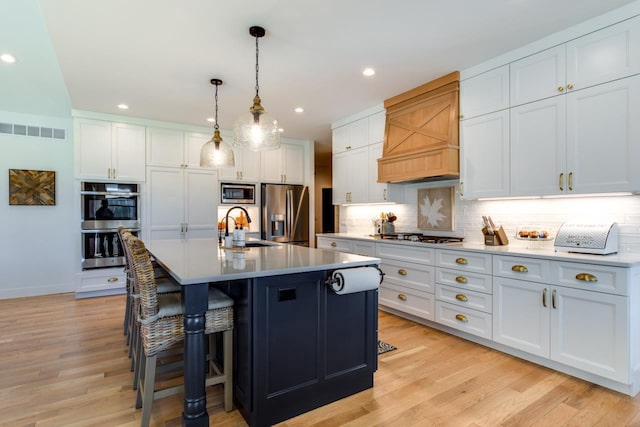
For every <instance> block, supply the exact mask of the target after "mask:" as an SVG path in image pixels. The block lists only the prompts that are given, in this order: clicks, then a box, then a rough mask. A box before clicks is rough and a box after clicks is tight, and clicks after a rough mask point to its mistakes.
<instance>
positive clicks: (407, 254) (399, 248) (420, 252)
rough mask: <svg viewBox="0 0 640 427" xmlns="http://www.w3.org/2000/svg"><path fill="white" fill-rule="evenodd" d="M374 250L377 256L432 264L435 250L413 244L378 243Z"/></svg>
mask: <svg viewBox="0 0 640 427" xmlns="http://www.w3.org/2000/svg"><path fill="white" fill-rule="evenodd" d="M376 252H377V254H378V257H379V258H390V259H397V260H403V261H413V262H419V263H421V264H428V265H433V261H434V252H435V250H434V249H433V248H424V247H416V246H414V245H402V244H398V245H396V244H384V243H378V244H377V245H376Z"/></svg>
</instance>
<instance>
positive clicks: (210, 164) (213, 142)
mask: <svg viewBox="0 0 640 427" xmlns="http://www.w3.org/2000/svg"><path fill="white" fill-rule="evenodd" d="M211 84H212V85H214V86H215V87H216V97H215V100H216V115H215V119H214V120H215V125H214V126H213V136H212V137H211V139H210V140H209V141H207V142H205V143H204V145H203V146H202V149H201V150H200V166H201V167H204V168H215V169H218V168H221V167H233V166H235V164H236V163H235V159H234V157H233V150H232V149H231V147H229V145H228V144H226V143H225V142H224V141H223V140H222V137H221V136H220V126H219V125H218V86H220V85H222V80H220V79H211Z"/></svg>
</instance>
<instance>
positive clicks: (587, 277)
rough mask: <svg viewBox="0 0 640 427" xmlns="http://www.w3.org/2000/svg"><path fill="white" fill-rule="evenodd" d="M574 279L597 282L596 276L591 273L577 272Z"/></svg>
mask: <svg viewBox="0 0 640 427" xmlns="http://www.w3.org/2000/svg"><path fill="white" fill-rule="evenodd" d="M576 280H582V281H583V282H597V281H598V278H597V277H596V276H594V275H593V274H589V273H578V274H576Z"/></svg>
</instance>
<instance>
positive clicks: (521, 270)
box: [511, 264, 529, 273]
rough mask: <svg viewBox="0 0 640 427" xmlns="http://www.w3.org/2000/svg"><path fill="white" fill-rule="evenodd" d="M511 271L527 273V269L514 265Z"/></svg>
mask: <svg viewBox="0 0 640 427" xmlns="http://www.w3.org/2000/svg"><path fill="white" fill-rule="evenodd" d="M511 271H515V272H516V273H526V272H528V271H529V269H528V268H527V267H525V266H524V265H519V264H518V265H514V266H513V267H511Z"/></svg>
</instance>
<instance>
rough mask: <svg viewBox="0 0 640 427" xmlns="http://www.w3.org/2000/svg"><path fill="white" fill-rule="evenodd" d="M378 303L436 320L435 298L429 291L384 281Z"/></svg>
mask: <svg viewBox="0 0 640 427" xmlns="http://www.w3.org/2000/svg"><path fill="white" fill-rule="evenodd" d="M378 303H379V304H380V305H383V306H385V307H389V308H394V309H396V310H398V311H402V312H403V313H408V314H412V315H414V316H417V317H420V318H422V319H426V320H434V314H433V313H434V306H435V298H434V297H433V294H430V293H427V292H421V291H416V290H415V289H411V288H407V287H404V286H395V285H392V284H388V283H383V284H382V285H381V286H380V289H379V293H378Z"/></svg>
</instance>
